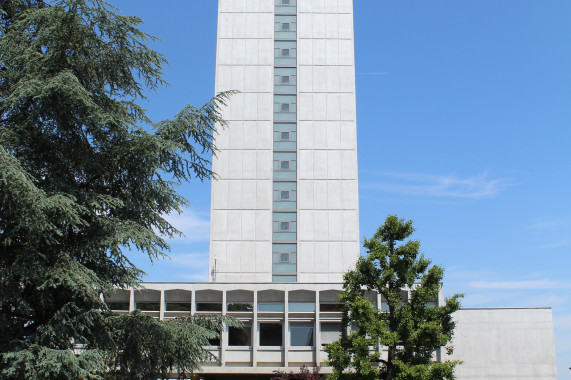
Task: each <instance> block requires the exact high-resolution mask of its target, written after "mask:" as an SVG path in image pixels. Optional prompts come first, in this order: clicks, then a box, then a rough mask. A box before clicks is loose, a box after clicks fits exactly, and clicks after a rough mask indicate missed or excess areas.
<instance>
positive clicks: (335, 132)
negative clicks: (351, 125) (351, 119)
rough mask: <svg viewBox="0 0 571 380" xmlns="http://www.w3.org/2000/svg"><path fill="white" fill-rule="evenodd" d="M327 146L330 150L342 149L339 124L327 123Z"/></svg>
mask: <svg viewBox="0 0 571 380" xmlns="http://www.w3.org/2000/svg"><path fill="white" fill-rule="evenodd" d="M328 105H329V103H328ZM327 146H328V147H329V148H330V149H340V148H341V125H340V124H339V123H335V122H329V123H327Z"/></svg>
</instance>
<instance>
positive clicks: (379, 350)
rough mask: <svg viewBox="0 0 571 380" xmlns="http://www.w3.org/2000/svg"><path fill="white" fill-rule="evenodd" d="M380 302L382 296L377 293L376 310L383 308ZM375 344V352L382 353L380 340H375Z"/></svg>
mask: <svg viewBox="0 0 571 380" xmlns="http://www.w3.org/2000/svg"><path fill="white" fill-rule="evenodd" d="M382 302H383V296H382V295H381V293H377V310H378V311H381V310H382V308H383V305H382ZM376 346H377V352H378V353H379V354H381V355H382V353H383V347H382V346H381V341H380V340H378V341H377V345H376Z"/></svg>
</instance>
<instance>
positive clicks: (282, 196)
mask: <svg viewBox="0 0 571 380" xmlns="http://www.w3.org/2000/svg"><path fill="white" fill-rule="evenodd" d="M280 201H289V190H281V191H280Z"/></svg>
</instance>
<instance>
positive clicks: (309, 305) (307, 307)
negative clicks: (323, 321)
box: [289, 302, 315, 313]
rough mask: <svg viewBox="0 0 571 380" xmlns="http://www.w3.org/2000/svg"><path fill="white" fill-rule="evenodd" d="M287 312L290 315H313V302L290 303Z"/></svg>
mask: <svg viewBox="0 0 571 380" xmlns="http://www.w3.org/2000/svg"><path fill="white" fill-rule="evenodd" d="M289 311H290V312H292V313H313V312H315V302H290V303H289Z"/></svg>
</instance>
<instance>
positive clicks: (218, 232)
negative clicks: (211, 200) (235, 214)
mask: <svg viewBox="0 0 571 380" xmlns="http://www.w3.org/2000/svg"><path fill="white" fill-rule="evenodd" d="M211 219H212V225H211V227H210V228H211V234H212V239H213V240H224V239H226V231H227V229H228V228H227V226H228V215H227V213H226V212H225V211H218V210H213V211H212V216H211Z"/></svg>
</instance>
